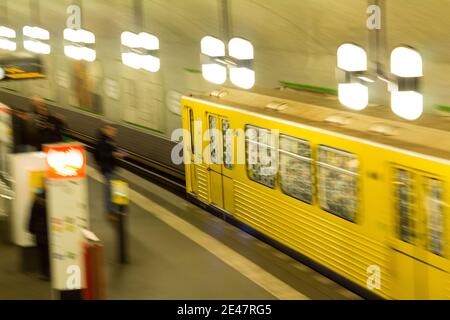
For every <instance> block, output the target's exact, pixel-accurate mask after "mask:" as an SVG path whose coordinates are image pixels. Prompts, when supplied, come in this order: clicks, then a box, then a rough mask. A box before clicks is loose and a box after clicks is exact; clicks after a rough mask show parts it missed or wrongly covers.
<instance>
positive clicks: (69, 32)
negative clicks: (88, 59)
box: [64, 28, 95, 44]
mask: <svg viewBox="0 0 450 320" xmlns="http://www.w3.org/2000/svg"><path fill="white" fill-rule="evenodd" d="M64 39H65V40H67V41H70V42H75V43H84V44H94V43H95V35H94V34H93V33H92V32H90V31H87V30H83V29H79V30H75V29H71V28H66V29H64Z"/></svg>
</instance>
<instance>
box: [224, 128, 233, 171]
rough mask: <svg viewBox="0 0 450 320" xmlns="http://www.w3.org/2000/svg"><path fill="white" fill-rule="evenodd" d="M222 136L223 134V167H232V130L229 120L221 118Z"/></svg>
mask: <svg viewBox="0 0 450 320" xmlns="http://www.w3.org/2000/svg"><path fill="white" fill-rule="evenodd" d="M222 136H223V159H224V160H223V163H224V166H225V168H227V169H232V168H233V160H234V159H233V156H234V152H233V147H234V144H233V130H232V129H231V128H230V121H228V120H225V119H222Z"/></svg>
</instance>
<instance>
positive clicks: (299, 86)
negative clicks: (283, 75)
mask: <svg viewBox="0 0 450 320" xmlns="http://www.w3.org/2000/svg"><path fill="white" fill-rule="evenodd" d="M280 84H281V85H282V86H283V87H286V88H289V89H295V90H305V91H312V92H319V93H327V94H332V95H335V96H337V94H338V92H337V90H336V89H333V88H325V87H317V86H311V85H308V84H302V83H294V82H289V81H280Z"/></svg>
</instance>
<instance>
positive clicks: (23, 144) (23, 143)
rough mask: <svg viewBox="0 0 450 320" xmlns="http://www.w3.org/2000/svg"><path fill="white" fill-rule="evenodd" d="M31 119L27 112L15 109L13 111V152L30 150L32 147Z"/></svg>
mask: <svg viewBox="0 0 450 320" xmlns="http://www.w3.org/2000/svg"><path fill="white" fill-rule="evenodd" d="M32 127H33V124H32V120H31V115H30V113H29V112H27V111H25V110H16V111H14V113H13V136H14V152H15V153H21V152H31V151H33V150H34V147H33V144H34V143H33V141H32V140H33V132H32Z"/></svg>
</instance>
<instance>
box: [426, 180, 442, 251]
mask: <svg viewBox="0 0 450 320" xmlns="http://www.w3.org/2000/svg"><path fill="white" fill-rule="evenodd" d="M423 187H424V195H425V198H424V200H425V211H426V214H427V231H428V232H427V233H428V250H429V251H430V252H432V253H434V254H436V255H439V256H443V255H444V204H443V200H444V198H443V193H444V190H443V189H444V188H443V183H442V182H441V181H439V180H436V179H430V178H425V180H424V185H423Z"/></svg>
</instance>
